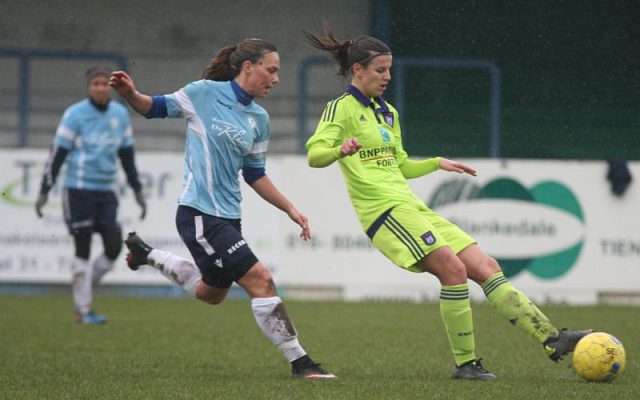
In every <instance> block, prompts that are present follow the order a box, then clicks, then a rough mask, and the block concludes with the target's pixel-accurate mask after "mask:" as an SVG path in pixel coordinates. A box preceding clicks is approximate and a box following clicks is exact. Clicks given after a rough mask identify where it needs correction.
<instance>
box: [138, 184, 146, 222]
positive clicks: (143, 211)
mask: <svg viewBox="0 0 640 400" xmlns="http://www.w3.org/2000/svg"><path fill="white" fill-rule="evenodd" d="M136 203H138V205H139V206H140V210H141V212H140V219H141V220H143V219H144V217H146V216H147V201H146V200H145V199H144V195H143V194H142V191H140V192H136Z"/></svg>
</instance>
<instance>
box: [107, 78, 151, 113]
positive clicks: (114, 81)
mask: <svg viewBox="0 0 640 400" xmlns="http://www.w3.org/2000/svg"><path fill="white" fill-rule="evenodd" d="M109 86H111V87H112V88H114V89H115V90H116V92H118V94H119V95H120V96H122V98H124V99H125V100H126V101H127V103H129V105H130V106H131V108H133V109H134V110H135V111H136V112H137V113H139V114H142V115H145V116H146V115H147V114H148V113H149V111H151V108H152V106H153V98H152V97H151V96H147V95H146V94H142V93H140V92H138V91H137V90H136V87H135V85H134V83H133V79H131V77H130V76H129V74H127V73H126V72H124V71H114V72H113V73H112V74H111V78H110V79H109Z"/></svg>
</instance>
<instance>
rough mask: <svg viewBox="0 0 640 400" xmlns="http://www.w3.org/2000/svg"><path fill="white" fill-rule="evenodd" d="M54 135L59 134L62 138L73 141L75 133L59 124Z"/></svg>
mask: <svg viewBox="0 0 640 400" xmlns="http://www.w3.org/2000/svg"><path fill="white" fill-rule="evenodd" d="M56 136H60V137H61V138H63V139H67V140H68V141H70V142H73V139H75V137H76V133H75V132H74V131H73V130H71V129H69V128H68V127H66V126H64V125H59V126H58V129H57V130H56Z"/></svg>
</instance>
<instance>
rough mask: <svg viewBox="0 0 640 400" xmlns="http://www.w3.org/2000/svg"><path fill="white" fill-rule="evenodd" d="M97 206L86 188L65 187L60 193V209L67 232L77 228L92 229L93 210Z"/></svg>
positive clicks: (72, 231) (93, 220)
mask: <svg viewBox="0 0 640 400" xmlns="http://www.w3.org/2000/svg"><path fill="white" fill-rule="evenodd" d="M97 207H98V204H97V202H96V198H95V196H93V195H92V193H91V192H90V191H88V190H81V189H72V188H65V189H64V191H63V193H62V210H63V214H64V221H65V223H66V224H67V228H68V229H69V233H70V234H72V235H74V234H75V232H76V231H77V230H78V229H81V228H84V229H93V225H94V223H95V210H96V208H97Z"/></svg>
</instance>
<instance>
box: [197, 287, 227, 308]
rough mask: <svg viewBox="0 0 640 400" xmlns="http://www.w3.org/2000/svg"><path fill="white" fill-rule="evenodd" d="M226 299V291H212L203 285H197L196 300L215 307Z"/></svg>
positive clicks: (212, 289)
mask: <svg viewBox="0 0 640 400" xmlns="http://www.w3.org/2000/svg"><path fill="white" fill-rule="evenodd" d="M225 297H227V290H223V289H217V290H216V289H214V288H212V287H207V286H204V285H198V287H197V288H196V299H198V300H200V301H203V302H205V303H207V304H211V305H216V304H220V303H222V302H223V301H224V299H225Z"/></svg>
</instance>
